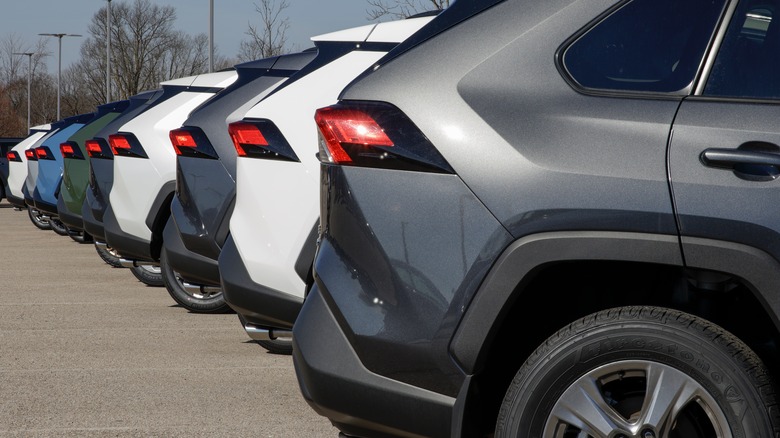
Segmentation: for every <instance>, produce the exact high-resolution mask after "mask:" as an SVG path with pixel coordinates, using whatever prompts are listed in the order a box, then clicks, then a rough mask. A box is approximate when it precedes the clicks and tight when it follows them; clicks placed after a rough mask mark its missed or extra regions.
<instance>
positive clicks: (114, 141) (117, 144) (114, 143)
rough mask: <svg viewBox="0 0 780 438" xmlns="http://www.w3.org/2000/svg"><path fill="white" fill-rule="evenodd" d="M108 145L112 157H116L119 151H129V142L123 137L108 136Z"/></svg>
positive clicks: (118, 135)
mask: <svg viewBox="0 0 780 438" xmlns="http://www.w3.org/2000/svg"><path fill="white" fill-rule="evenodd" d="M108 144H110V145H111V150H112V151H113V152H114V155H118V154H119V152H117V151H118V150H120V149H124V150H130V149H131V146H130V142H129V141H128V140H127V138H125V136H124V135H120V134H111V135H109V136H108Z"/></svg>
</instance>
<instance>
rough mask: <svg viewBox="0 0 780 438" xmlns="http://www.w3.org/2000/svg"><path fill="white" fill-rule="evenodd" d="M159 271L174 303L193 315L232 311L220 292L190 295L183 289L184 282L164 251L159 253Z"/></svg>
mask: <svg viewBox="0 0 780 438" xmlns="http://www.w3.org/2000/svg"><path fill="white" fill-rule="evenodd" d="M160 269H161V270H162V278H163V282H164V283H165V288H166V289H168V293H169V294H170V295H171V298H173V300H174V301H176V302H177V303H178V304H179V305H181V306H182V307H184V308H185V309H187V310H189V311H190V312H193V313H230V312H232V311H233V310H232V309H231V308H230V306H228V304H227V303H226V302H225V296H224V294H223V293H222V290H219V292H215V293H191V292H189V291H187V289H185V288H184V280H182V278H181V276H179V274H177V273H176V271H174V270H173V268H172V267H171V265H170V264H169V263H168V256H167V255H166V251H165V249H164V248H163V250H162V251H161V253H160Z"/></svg>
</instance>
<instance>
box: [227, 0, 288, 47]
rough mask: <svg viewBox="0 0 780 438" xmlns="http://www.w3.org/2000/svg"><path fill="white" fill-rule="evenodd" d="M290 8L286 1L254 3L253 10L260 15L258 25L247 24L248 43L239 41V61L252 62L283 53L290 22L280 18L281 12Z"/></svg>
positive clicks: (285, 18) (267, 0)
mask: <svg viewBox="0 0 780 438" xmlns="http://www.w3.org/2000/svg"><path fill="white" fill-rule="evenodd" d="M289 6H290V3H289V2H288V1H287V0H281V1H280V2H279V3H277V2H276V0H260V3H259V4H258V3H255V10H256V11H257V12H258V13H259V14H260V23H259V25H253V24H252V23H251V22H250V23H249V30H247V31H246V34H247V35H249V38H250V40H249V41H246V40H244V41H241V45H240V46H239V52H238V59H239V61H252V60H255V59H261V58H268V57H270V56H277V55H281V54H283V53H285V49H286V47H285V46H286V44H287V35H286V34H287V29H288V28H289V27H290V20H289V18H287V17H283V16H282V12H283V11H284V10H285V9H287V7H289Z"/></svg>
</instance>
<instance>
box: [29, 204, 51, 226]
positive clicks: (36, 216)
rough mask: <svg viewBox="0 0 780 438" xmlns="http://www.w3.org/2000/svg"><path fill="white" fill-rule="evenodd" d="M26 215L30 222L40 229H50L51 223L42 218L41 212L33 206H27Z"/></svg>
mask: <svg viewBox="0 0 780 438" xmlns="http://www.w3.org/2000/svg"><path fill="white" fill-rule="evenodd" d="M27 215H28V216H30V222H32V223H33V225H35V226H36V227H38V228H40V229H41V230H51V224H50V223H49V221H48V220H46V219H44V218H43V214H41V212H40V211H38V210H37V209H35V208H32V207H27Z"/></svg>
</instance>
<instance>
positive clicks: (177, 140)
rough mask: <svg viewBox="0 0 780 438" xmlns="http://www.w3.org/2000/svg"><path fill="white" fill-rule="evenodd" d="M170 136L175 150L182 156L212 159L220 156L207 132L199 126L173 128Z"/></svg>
mask: <svg viewBox="0 0 780 438" xmlns="http://www.w3.org/2000/svg"><path fill="white" fill-rule="evenodd" d="M169 137H170V138H171V145H173V150H174V151H175V152H176V155H178V156H180V157H192V158H209V159H212V160H216V159H218V158H219V155H217V151H215V150H214V146H212V145H211V142H210V141H209V139H208V137H207V136H206V133H205V132H203V130H202V129H200V128H198V127H193V126H185V127H182V128H179V129H174V130H171V132H170V133H169Z"/></svg>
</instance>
